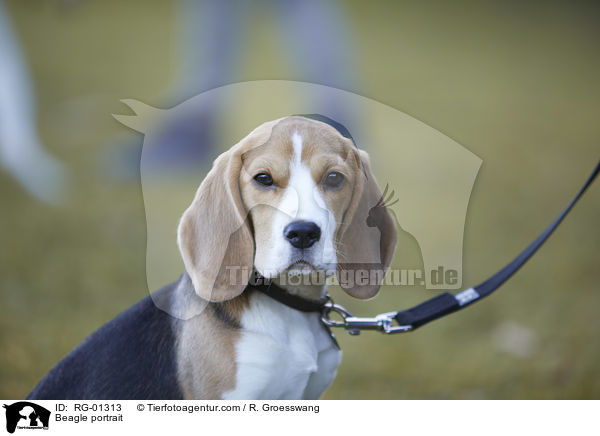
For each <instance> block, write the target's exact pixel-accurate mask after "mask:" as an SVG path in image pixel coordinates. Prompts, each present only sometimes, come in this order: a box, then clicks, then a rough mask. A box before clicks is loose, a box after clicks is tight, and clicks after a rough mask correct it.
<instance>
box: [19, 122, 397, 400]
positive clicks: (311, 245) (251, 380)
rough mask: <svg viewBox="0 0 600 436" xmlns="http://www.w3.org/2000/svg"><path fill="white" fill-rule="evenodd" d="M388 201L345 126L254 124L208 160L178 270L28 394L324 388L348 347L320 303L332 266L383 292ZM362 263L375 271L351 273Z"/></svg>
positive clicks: (365, 293)
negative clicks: (363, 276) (365, 275)
mask: <svg viewBox="0 0 600 436" xmlns="http://www.w3.org/2000/svg"><path fill="white" fill-rule="evenodd" d="M382 198H383V196H382V192H381V190H380V188H379V187H378V185H377V183H376V180H375V177H374V175H373V173H372V172H371V169H370V163H369V158H368V156H367V153H365V152H364V151H361V150H359V149H358V148H357V147H356V145H355V144H354V142H353V140H352V137H351V136H350V134H349V133H348V132H347V131H346V130H345V128H344V127H343V126H340V125H338V124H337V123H335V122H334V121H332V120H329V119H327V118H325V117H320V116H289V117H286V118H282V119H278V120H274V121H270V122H266V123H264V124H262V125H260V126H259V127H257V128H256V129H255V130H253V131H252V132H251V133H250V134H248V135H247V136H246V137H245V138H243V139H242V140H241V141H240V142H239V143H237V144H236V145H234V146H233V147H232V148H231V149H229V150H228V151H226V152H225V153H223V154H222V155H220V156H219V157H218V158H217V159H216V161H215V162H214V164H213V167H212V169H211V170H210V172H209V173H208V175H207V176H206V178H205V179H204V181H203V182H202V184H201V185H200V187H199V188H198V191H197V193H196V196H195V198H194V199H193V201H192V202H191V205H190V206H189V208H188V209H187V210H186V211H185V213H184V214H183V216H182V218H181V221H180V224H179V228H178V231H177V242H178V245H179V249H180V252H181V256H182V258H183V261H184V264H185V269H186V271H185V273H184V274H183V275H182V276H181V277H180V278H179V279H178V280H177V281H176V282H174V283H172V284H170V285H167V286H165V287H164V288H162V289H160V290H159V291H157V292H156V293H155V294H154V295H153V296H152V297H150V296H148V297H146V298H145V299H143V300H142V301H140V302H138V303H137V304H135V305H134V306H132V307H131V308H129V309H127V310H126V311H125V312H123V313H121V314H120V315H118V316H117V317H116V318H115V319H113V320H112V321H110V322H108V323H107V324H105V325H104V326H102V327H101V328H100V329H99V330H97V331H96V332H94V333H93V334H92V335H91V336H89V337H88V338H87V339H86V340H84V341H83V342H82V343H81V344H80V345H79V346H77V347H76V348H75V349H74V350H73V351H72V352H71V353H70V354H69V355H67V356H66V357H65V358H64V359H63V360H62V361H61V362H60V363H59V364H58V365H57V366H56V367H55V368H54V369H52V370H51V371H50V372H49V373H48V375H46V377H45V378H44V379H42V381H40V382H39V384H38V385H37V386H36V387H35V388H34V389H33V391H32V392H31V393H30V395H29V397H28V398H30V399H151V398H152V399H181V398H184V399H316V398H319V397H320V396H321V395H322V393H323V392H324V391H325V390H326V389H327V387H328V386H329V385H330V384H331V382H332V381H333V379H334V377H335V375H336V370H337V367H338V365H339V364H340V361H341V357H342V356H341V351H340V350H339V348H338V346H337V344H336V342H335V339H334V338H333V337H332V335H331V334H330V332H329V331H328V329H327V328H326V327H325V326H324V325H323V324H322V322H321V320H320V313H319V312H318V311H315V310H314V307H315V306H316V307H320V305H319V304H318V302H319V301H321V300H322V299H323V297H324V296H325V294H326V285H327V283H326V282H327V279H328V278H329V277H331V276H333V275H336V274H337V276H338V281H339V283H340V285H341V287H342V288H343V289H344V290H345V291H346V292H347V293H349V294H350V295H352V296H353V297H356V298H360V299H364V298H369V297H372V296H374V295H375V294H376V293H377V292H378V290H379V287H380V284H381V282H382V280H383V275H384V273H385V271H386V269H387V268H388V266H389V265H390V262H391V259H392V255H393V252H394V248H395V245H396V239H397V235H396V226H395V222H394V219H393V217H392V215H391V214H390V213H389V212H388V211H387V209H386V207H385V202H384V201H383V200H382ZM365 270H367V271H369V272H373V271H375V272H377V274H375V275H372V274H371V275H369V277H370V278H372V277H375V280H366V281H365V280H354V279H352V280H346V279H347V278H348V277H352V276H353V275H354V274H355V273H356V272H357V271H361V272H364V271H365ZM257 278H258V280H256V279H257ZM153 299H154V300H153ZM156 300H160V301H161V302H162V303H163V304H161V307H165V305H166V306H168V307H172V308H174V310H173V312H177V313H184V314H185V313H187V314H188V316H185V317H183V318H185V319H179V318H176V317H173V316H171V315H169V314H168V313H166V312H165V311H163V310H161V309H159V308H157V307H156V305H155V304H154V301H156Z"/></svg>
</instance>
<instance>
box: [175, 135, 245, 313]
mask: <svg viewBox="0 0 600 436" xmlns="http://www.w3.org/2000/svg"><path fill="white" fill-rule="evenodd" d="M241 168H242V150H241V144H238V145H236V146H234V147H233V148H232V149H230V150H229V151H227V152H225V153H223V154H222V155H221V156H219V157H218V158H217V160H216V161H215V163H214V164H213V167H212V169H211V170H210V172H209V173H208V175H207V176H206V178H205V179H204V181H203V182H202V184H201V185H200V187H199V188H198V191H197V192H196V196H195V197H194V201H193V202H192V204H191V206H190V207H189V208H188V209H187V210H186V211H185V212H184V213H183V216H182V218H181V221H180V223H179V228H178V230H177V242H178V244H179V250H180V251H181V256H182V258H183V262H184V264H185V268H186V270H187V272H188V274H189V275H190V277H191V279H192V283H193V285H194V289H195V290H196V293H197V294H198V295H199V296H200V297H201V298H204V299H205V300H208V301H215V302H218V301H225V300H230V299H232V298H234V297H236V296H238V295H239V294H241V293H242V292H243V291H244V288H245V287H246V285H247V280H244V276H246V277H247V276H248V274H249V272H250V271H251V268H252V265H253V263H254V238H253V237H252V233H251V231H250V226H249V223H248V214H247V211H246V210H245V207H244V205H243V203H242V199H241V195H240V186H239V179H240V171H241ZM240 275H241V278H240Z"/></svg>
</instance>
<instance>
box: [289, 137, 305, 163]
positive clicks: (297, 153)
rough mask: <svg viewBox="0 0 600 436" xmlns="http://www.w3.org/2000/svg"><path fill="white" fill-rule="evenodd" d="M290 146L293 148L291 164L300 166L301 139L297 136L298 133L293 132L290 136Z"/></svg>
mask: <svg viewBox="0 0 600 436" xmlns="http://www.w3.org/2000/svg"><path fill="white" fill-rule="evenodd" d="M292 145H293V147H294V157H293V159H292V163H294V164H300V163H302V137H301V136H300V135H299V134H298V132H294V134H293V135H292ZM290 169H291V168H290Z"/></svg>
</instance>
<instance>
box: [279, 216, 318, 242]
mask: <svg viewBox="0 0 600 436" xmlns="http://www.w3.org/2000/svg"><path fill="white" fill-rule="evenodd" d="M283 236H285V238H286V239H287V240H288V241H289V243H290V244H292V246H294V247H296V248H308V247H312V246H313V245H314V243H315V242H317V241H318V240H319V238H320V237H321V229H320V228H319V226H318V225H316V224H315V223H313V222H312V221H294V222H291V223H289V224H288V225H287V226H285V229H283Z"/></svg>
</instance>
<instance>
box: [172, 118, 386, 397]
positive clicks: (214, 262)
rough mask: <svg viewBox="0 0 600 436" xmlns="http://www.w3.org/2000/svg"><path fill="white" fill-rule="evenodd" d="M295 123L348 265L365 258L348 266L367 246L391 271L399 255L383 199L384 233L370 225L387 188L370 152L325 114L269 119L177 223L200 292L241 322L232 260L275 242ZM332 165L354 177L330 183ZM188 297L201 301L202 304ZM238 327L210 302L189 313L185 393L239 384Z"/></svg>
mask: <svg viewBox="0 0 600 436" xmlns="http://www.w3.org/2000/svg"><path fill="white" fill-rule="evenodd" d="M294 132H298V134H299V135H300V136H301V137H302V144H303V147H302V156H301V160H302V163H303V164H304V165H306V166H307V167H308V168H310V171H311V175H312V178H313V180H314V181H315V183H316V186H318V187H319V189H321V195H322V197H323V199H324V201H325V203H326V204H327V207H328V208H329V210H331V211H332V213H333V214H334V216H335V220H336V223H337V228H336V232H335V243H336V248H337V251H338V253H339V256H338V260H339V262H340V265H339V269H340V270H343V269H350V268H355V267H357V265H344V262H345V261H347V260H351V259H352V255H353V253H355V252H361V253H363V254H364V253H366V256H367V258H368V262H365V263H364V265H363V264H361V265H358V267H366V268H370V269H373V268H379V269H381V270H383V271H385V269H386V268H387V267H388V266H389V264H390V262H391V257H392V253H393V249H394V246H395V243H396V229H395V225H394V221H393V219H392V217H391V215H390V213H389V212H388V211H387V210H385V208H383V212H382V213H380V214H378V216H377V219H376V220H375V221H376V226H377V228H378V229H379V230H380V231H381V241H379V240H372V238H371V237H370V235H372V233H371V234H369V233H368V232H367V231H366V224H365V222H366V219H367V217H368V215H369V211H370V209H371V208H372V207H373V206H375V205H376V203H377V202H378V200H379V199H380V197H381V191H380V190H379V188H378V186H377V183H376V181H375V178H374V176H373V174H372V172H371V168H370V163H369V159H368V156H367V154H366V153H364V152H359V151H358V150H357V149H356V148H355V146H354V144H353V143H352V141H351V140H349V139H347V138H344V137H342V136H341V135H340V134H339V133H338V132H337V131H336V130H335V129H334V128H333V127H331V126H329V125H327V124H325V123H322V122H319V121H314V120H310V119H307V118H304V117H287V118H284V119H280V120H275V121H271V122H268V123H265V124H263V125H261V126H259V127H258V128H256V129H255V130H254V131H253V132H251V133H250V134H249V135H248V136H247V137H246V138H244V139H242V140H241V141H240V142H239V143H238V144H236V145H235V146H233V147H232V148H231V149H230V150H229V151H227V152H225V153H223V154H222V155H221V156H219V158H218V159H217V160H216V161H215V163H214V165H213V168H212V169H211V171H210V172H209V174H208V175H207V177H206V179H205V180H204V181H203V182H202V184H201V185H200V187H199V189H198V191H197V193H196V196H195V198H194V200H193V202H192V204H191V206H190V207H189V208H188V209H187V210H186V211H185V213H184V214H183V217H182V219H181V222H180V225H179V229H178V243H179V247H180V251H181V255H182V257H183V260H184V263H185V267H186V270H187V272H188V274H189V276H190V277H191V280H192V283H193V287H194V290H195V292H196V294H197V295H198V296H200V297H201V299H204V300H208V301H210V302H224V303H220V304H222V306H221V308H222V309H223V310H226V311H227V314H228V315H229V316H231V318H232V319H233V320H237V321H238V322H239V320H240V319H241V316H242V313H243V311H244V310H245V308H246V305H247V295H246V294H242V292H243V291H244V289H245V287H246V284H245V283H243V282H237V283H233V284H232V283H230V273H229V272H228V271H227V270H226V267H227V266H237V267H241V268H247V269H248V270H250V269H251V268H252V266H253V264H254V255H255V246H258V245H260V244H267V245H266V246H268V244H269V243H271V242H270V241H269V238H270V237H271V236H270V223H271V221H272V217H273V215H274V213H276V208H277V205H278V204H279V203H280V200H281V195H282V192H283V190H284V189H283V188H285V187H286V186H287V183H288V181H289V177H290V174H289V168H290V160H291V158H292V156H293V144H292V135H293V134H294ZM330 171H337V172H340V173H342V174H343V175H344V176H345V178H346V183H345V184H344V185H343V186H342V187H341V188H339V189H335V190H331V189H330V190H327V189H324V188H323V187H322V184H321V181H322V179H323V177H324V176H325V175H326V174H327V173H328V172H330ZM259 172H268V173H269V174H270V175H271V176H272V177H273V179H274V181H275V183H276V185H277V186H276V187H264V186H259V185H258V184H257V183H255V182H254V180H253V177H254V176H255V175H256V174H257V173H259ZM363 258H364V256H363ZM378 289H379V284H375V285H368V286H352V287H348V288H347V289H345V290H346V291H347V292H348V293H349V294H351V295H353V296H355V297H358V298H368V297H371V296H373V295H374V294H375V293H377V291H378ZM185 304H189V307H190V310H193V304H190V303H189V302H188V303H185ZM186 307H187V306H186ZM213 308H214V306H213ZM195 313H199V312H195ZM239 336H240V334H239V331H238V330H236V329H235V328H234V327H232V326H231V325H227V323H224V322H223V320H220V319H219V318H218V316H216V315H215V313H214V311H211V306H210V305H209V306H208V307H206V308H204V311H203V312H202V313H201V315H199V316H195V317H193V318H192V319H190V320H188V321H183V322H182V327H181V331H180V334H179V344H178V365H179V379H180V384H181V386H182V389H183V391H184V394H185V397H186V398H220V397H221V395H222V394H223V392H226V391H228V390H231V389H233V388H234V387H235V374H236V368H235V349H234V348H235V343H236V341H237V340H238V339H239Z"/></svg>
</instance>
